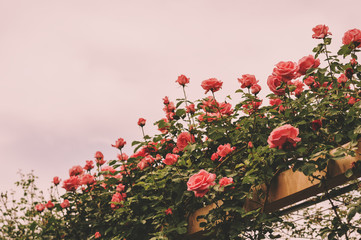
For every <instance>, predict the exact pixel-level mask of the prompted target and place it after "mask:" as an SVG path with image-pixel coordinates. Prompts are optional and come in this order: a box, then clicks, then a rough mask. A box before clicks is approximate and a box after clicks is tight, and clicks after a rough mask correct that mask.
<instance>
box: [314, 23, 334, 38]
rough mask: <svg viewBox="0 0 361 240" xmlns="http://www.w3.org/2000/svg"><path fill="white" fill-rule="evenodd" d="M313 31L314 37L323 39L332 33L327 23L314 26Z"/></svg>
mask: <svg viewBox="0 0 361 240" xmlns="http://www.w3.org/2000/svg"><path fill="white" fill-rule="evenodd" d="M312 31H313V32H314V34H313V35H312V38H316V39H321V38H325V37H326V36H327V35H332V34H331V33H330V32H329V31H328V27H327V26H326V25H322V24H320V25H317V26H316V27H314V28H312Z"/></svg>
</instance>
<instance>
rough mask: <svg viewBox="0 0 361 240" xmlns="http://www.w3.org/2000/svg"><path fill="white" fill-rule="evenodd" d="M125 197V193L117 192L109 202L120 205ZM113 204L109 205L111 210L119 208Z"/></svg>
mask: <svg viewBox="0 0 361 240" xmlns="http://www.w3.org/2000/svg"><path fill="white" fill-rule="evenodd" d="M126 196H127V194H126V193H119V192H117V193H115V194H114V195H113V197H112V200H111V202H114V203H120V202H122V201H124V199H125V197H126ZM114 203H111V205H110V206H111V208H112V209H117V208H119V205H118V204H114Z"/></svg>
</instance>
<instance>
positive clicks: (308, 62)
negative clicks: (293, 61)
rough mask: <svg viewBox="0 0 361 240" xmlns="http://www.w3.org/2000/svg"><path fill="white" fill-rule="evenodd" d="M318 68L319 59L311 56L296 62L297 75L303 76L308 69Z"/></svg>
mask: <svg viewBox="0 0 361 240" xmlns="http://www.w3.org/2000/svg"><path fill="white" fill-rule="evenodd" d="M318 66H320V59H318V58H317V59H315V58H314V57H313V56H312V55H308V56H305V57H303V58H301V59H300V60H299V61H298V67H299V69H298V73H299V74H301V75H305V74H306V72H307V70H308V69H310V68H317V67H318Z"/></svg>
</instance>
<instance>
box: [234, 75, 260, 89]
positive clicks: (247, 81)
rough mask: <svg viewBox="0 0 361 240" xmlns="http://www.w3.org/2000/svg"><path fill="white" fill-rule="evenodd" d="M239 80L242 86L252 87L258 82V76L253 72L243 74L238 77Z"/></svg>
mask: <svg viewBox="0 0 361 240" xmlns="http://www.w3.org/2000/svg"><path fill="white" fill-rule="evenodd" d="M238 82H240V83H241V88H250V87H252V86H253V85H254V84H257V83H258V81H257V80H256V77H255V76H254V75H251V74H244V75H242V78H238Z"/></svg>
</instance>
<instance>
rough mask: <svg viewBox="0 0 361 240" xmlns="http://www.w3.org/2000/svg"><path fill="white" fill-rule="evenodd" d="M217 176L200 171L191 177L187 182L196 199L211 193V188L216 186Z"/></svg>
mask: <svg viewBox="0 0 361 240" xmlns="http://www.w3.org/2000/svg"><path fill="white" fill-rule="evenodd" d="M215 179H216V174H213V173H209V172H207V171H205V170H203V169H202V170H200V171H199V172H198V173H196V174H194V175H193V176H191V177H190V178H189V180H188V182H187V187H188V189H187V190H188V191H193V192H194V195H195V196H196V197H203V196H204V195H206V193H207V192H208V191H209V187H210V186H213V185H215V183H214V180H215Z"/></svg>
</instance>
